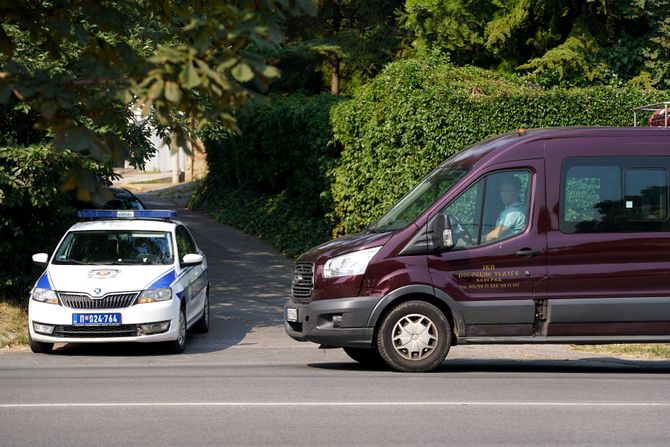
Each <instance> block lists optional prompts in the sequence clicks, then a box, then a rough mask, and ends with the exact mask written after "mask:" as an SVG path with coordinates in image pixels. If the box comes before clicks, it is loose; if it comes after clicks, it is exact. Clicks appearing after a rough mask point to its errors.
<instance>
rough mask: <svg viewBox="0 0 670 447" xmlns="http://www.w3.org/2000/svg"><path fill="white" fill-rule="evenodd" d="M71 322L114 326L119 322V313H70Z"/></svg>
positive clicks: (84, 324) (85, 324)
mask: <svg viewBox="0 0 670 447" xmlns="http://www.w3.org/2000/svg"><path fill="white" fill-rule="evenodd" d="M72 324H75V325H83V326H114V325H119V324H121V314H120V313H105V314H72Z"/></svg>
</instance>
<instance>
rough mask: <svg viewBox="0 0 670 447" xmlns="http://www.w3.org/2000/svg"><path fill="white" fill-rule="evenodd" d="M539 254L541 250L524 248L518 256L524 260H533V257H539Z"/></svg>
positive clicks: (518, 252)
mask: <svg viewBox="0 0 670 447" xmlns="http://www.w3.org/2000/svg"><path fill="white" fill-rule="evenodd" d="M539 254H540V251H539V250H533V249H532V248H522V249H521V250H519V251H517V252H516V255H517V256H520V257H522V258H532V257H533V256H537V255H539Z"/></svg>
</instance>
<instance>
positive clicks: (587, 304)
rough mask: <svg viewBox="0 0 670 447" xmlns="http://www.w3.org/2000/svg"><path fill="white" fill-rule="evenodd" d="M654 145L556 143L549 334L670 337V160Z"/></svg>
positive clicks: (551, 150) (551, 173)
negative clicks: (669, 186) (667, 335)
mask: <svg viewBox="0 0 670 447" xmlns="http://www.w3.org/2000/svg"><path fill="white" fill-rule="evenodd" d="M645 143H646V144H644V145H641V144H640V142H639V141H632V140H631V141H626V140H625V139H624V140H623V141H622V140H621V139H619V140H618V141H615V142H613V141H612V140H611V139H607V140H606V139H597V138H583V139H574V140H570V141H569V140H553V141H551V142H548V146H547V154H548V158H547V163H548V164H550V165H552V166H555V169H549V170H548V178H547V201H548V206H549V209H550V210H551V219H550V220H551V223H550V229H549V233H548V250H549V251H548V273H549V279H548V298H549V300H548V303H549V306H548V313H547V316H548V328H547V335H549V336H593V337H595V336H617V337H619V338H621V337H623V338H625V336H649V335H663V334H670V281H669V280H668V275H669V273H670V215H669V207H668V205H669V190H668V185H669V183H670V157H668V156H663V155H664V154H667V153H668V148H667V139H666V142H665V143H664V142H663V141H662V139H658V140H656V142H654V140H653V139H651V138H650V139H649V140H648V141H645ZM664 145H665V148H664Z"/></svg>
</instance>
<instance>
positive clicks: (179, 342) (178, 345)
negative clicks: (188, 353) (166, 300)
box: [168, 307, 186, 354]
mask: <svg viewBox="0 0 670 447" xmlns="http://www.w3.org/2000/svg"><path fill="white" fill-rule="evenodd" d="M178 324H179V325H180V326H181V325H183V330H184V333H183V337H180V336H179V335H177V338H176V340H174V341H170V342H168V347H169V348H170V351H171V352H172V353H174V354H181V353H182V352H184V349H185V348H186V314H185V313H184V308H183V307H182V308H181V309H180V310H179V323H178ZM179 330H180V331H181V330H182V329H181V328H180V329H179Z"/></svg>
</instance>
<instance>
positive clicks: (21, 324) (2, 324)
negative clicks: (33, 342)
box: [0, 301, 28, 348]
mask: <svg viewBox="0 0 670 447" xmlns="http://www.w3.org/2000/svg"><path fill="white" fill-rule="evenodd" d="M27 344H28V313H27V311H26V309H24V308H22V307H20V306H18V305H17V304H11V303H6V302H2V301H0V348H5V347H8V346H17V345H27Z"/></svg>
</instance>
